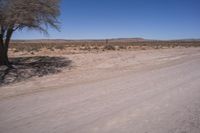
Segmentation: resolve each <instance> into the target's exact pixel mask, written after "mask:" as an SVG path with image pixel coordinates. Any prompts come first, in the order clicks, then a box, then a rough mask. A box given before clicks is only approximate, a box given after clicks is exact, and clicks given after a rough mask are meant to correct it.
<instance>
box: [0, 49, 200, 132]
mask: <svg viewBox="0 0 200 133" xmlns="http://www.w3.org/2000/svg"><path fill="white" fill-rule="evenodd" d="M99 55H101V54H99ZM99 55H97V56H96V57H95V55H93V57H92V56H91V54H88V55H79V56H75V55H73V56H71V57H69V58H72V59H76V60H77V62H76V66H77V69H76V70H74V72H69V71H66V72H63V73H61V74H58V75H55V76H50V77H48V76H47V77H44V78H42V79H34V80H32V81H31V80H30V81H26V83H25V82H24V83H19V84H15V85H11V86H8V87H2V88H0V92H1V95H0V96H1V100H0V133H200V51H199V49H194V48H191V49H173V50H162V51H157V52H156V51H146V52H136V53H135V52H121V53H108V54H106V55H104V58H101V57H102V56H103V55H102V56H99ZM81 57H87V61H86V60H85V62H84V61H82V60H79V61H78V58H81ZM106 59H107V60H106ZM98 60H100V61H99V62H98ZM102 60H104V61H102ZM95 61H96V62H95ZM119 61H121V62H119ZM100 62H101V63H100ZM102 62H104V63H102ZM92 63H93V64H92ZM88 64H89V65H88ZM79 65H81V66H82V67H81V68H79V67H78V66H79ZM84 65H87V67H86V66H84ZM134 66H136V67H134ZM79 69H80V70H79ZM89 70H90V71H89ZM72 71H73V70H72ZM68 73H70V74H73V76H74V77H73V76H71V79H70V76H67V74H68ZM91 73H92V74H91ZM77 75H79V77H78V76H77ZM52 77H53V78H52ZM59 77H60V78H61V79H60V80H59ZM64 77H67V78H64ZM82 77H85V78H82ZM51 78H52V79H51ZM56 81H57V82H56ZM52 82H54V83H52ZM36 83H37V84H36ZM44 83H46V84H45V85H44ZM34 84H35V85H34ZM44 86H47V87H49V88H51V89H49V90H48V89H44V88H45V87H44ZM14 88H15V89H16V90H15V91H14V90H12V91H14V92H12V93H11V90H10V89H14ZM20 88H21V89H20ZM22 88H23V89H22ZM41 88H43V89H44V90H45V91H44V90H43V91H41ZM26 89H27V90H29V91H27V92H26V93H22V92H25V91H24V90H26ZM6 90H7V91H6ZM30 90H37V91H33V92H34V93H31V91H30ZM7 92H9V93H7ZM14 94H16V95H14Z"/></svg>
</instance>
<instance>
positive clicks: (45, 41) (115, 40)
mask: <svg viewBox="0 0 200 133" xmlns="http://www.w3.org/2000/svg"><path fill="white" fill-rule="evenodd" d="M104 41H108V42H147V41H148V42H149V41H150V42H151V41H172V42H174V41H200V39H177V40H153V39H152V40H151V39H144V38H112V39H82V40H81V39H80V40H66V39H36V40H12V43H55V42H56V43H65V42H104Z"/></svg>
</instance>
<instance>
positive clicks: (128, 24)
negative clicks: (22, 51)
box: [14, 0, 200, 39]
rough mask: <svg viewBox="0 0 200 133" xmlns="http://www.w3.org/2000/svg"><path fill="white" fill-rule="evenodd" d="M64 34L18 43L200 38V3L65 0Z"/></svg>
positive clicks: (26, 34)
mask: <svg viewBox="0 0 200 133" xmlns="http://www.w3.org/2000/svg"><path fill="white" fill-rule="evenodd" d="M59 21H60V27H61V31H60V32H58V31H55V30H52V29H49V36H46V35H43V34H41V33H39V32H35V31H27V30H24V31H22V32H16V33H15V34H14V39H101V38H102V39H104V38H119V37H120V38H131V37H143V38H147V39H183V38H200V0H62V2H61V16H60V17H59Z"/></svg>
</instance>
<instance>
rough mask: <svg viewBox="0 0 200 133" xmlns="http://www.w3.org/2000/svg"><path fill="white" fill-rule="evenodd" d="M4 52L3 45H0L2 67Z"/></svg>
mask: <svg viewBox="0 0 200 133" xmlns="http://www.w3.org/2000/svg"><path fill="white" fill-rule="evenodd" d="M3 53H4V50H3V45H2V44H0V66H2V65H4V60H5V59H4V54H3Z"/></svg>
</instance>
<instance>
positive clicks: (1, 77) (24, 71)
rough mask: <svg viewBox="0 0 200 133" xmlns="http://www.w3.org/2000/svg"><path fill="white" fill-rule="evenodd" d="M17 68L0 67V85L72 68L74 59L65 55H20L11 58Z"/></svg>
mask: <svg viewBox="0 0 200 133" xmlns="http://www.w3.org/2000/svg"><path fill="white" fill-rule="evenodd" d="M10 61H11V62H12V64H13V66H14V67H15V69H9V68H7V67H0V86H3V85H8V84H12V83H17V82H20V81H24V80H26V79H29V78H32V77H42V76H45V75H49V74H56V73H59V72H61V70H62V69H63V68H71V67H72V66H71V64H72V61H71V60H68V59H67V58H64V57H49V56H36V57H19V58H12V59H10Z"/></svg>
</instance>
